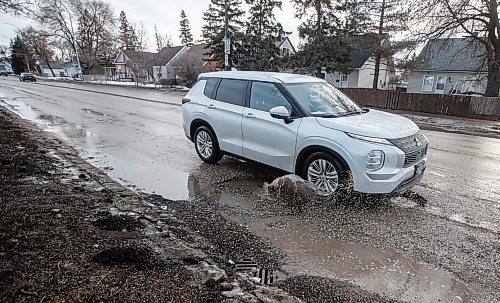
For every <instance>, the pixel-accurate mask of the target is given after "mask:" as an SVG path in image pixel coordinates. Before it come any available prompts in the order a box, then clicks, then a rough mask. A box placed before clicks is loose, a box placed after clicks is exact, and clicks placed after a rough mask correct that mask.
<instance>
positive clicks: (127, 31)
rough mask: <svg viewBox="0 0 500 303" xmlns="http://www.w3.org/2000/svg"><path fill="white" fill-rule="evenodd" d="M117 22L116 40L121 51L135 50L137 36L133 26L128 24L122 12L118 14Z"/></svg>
mask: <svg viewBox="0 0 500 303" xmlns="http://www.w3.org/2000/svg"><path fill="white" fill-rule="evenodd" d="M118 21H119V22H120V27H119V30H118V32H119V33H118V38H119V40H120V43H121V47H122V49H128V50H130V49H135V46H136V45H137V36H136V34H135V30H134V28H133V26H132V25H131V24H130V23H129V22H128V20H127V16H126V15H125V12H124V11H121V12H120V17H119V18H118Z"/></svg>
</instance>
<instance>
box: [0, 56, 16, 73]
mask: <svg viewBox="0 0 500 303" xmlns="http://www.w3.org/2000/svg"><path fill="white" fill-rule="evenodd" d="M0 71H6V72H7V73H8V74H12V73H14V70H12V64H11V63H10V62H9V61H7V60H4V59H0Z"/></svg>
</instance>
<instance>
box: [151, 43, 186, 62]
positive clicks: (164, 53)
mask: <svg viewBox="0 0 500 303" xmlns="http://www.w3.org/2000/svg"><path fill="white" fill-rule="evenodd" d="M183 48H184V46H172V47H164V48H162V49H161V50H160V52H159V53H158V54H156V56H155V58H154V60H153V62H152V63H153V66H164V65H167V64H168V62H170V60H172V59H173V58H174V57H175V55H177V53H179V52H180V51H181V50H182V49H183Z"/></svg>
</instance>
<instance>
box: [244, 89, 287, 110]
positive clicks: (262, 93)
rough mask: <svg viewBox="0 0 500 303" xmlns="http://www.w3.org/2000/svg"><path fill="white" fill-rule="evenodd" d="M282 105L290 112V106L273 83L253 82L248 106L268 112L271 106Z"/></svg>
mask: <svg viewBox="0 0 500 303" xmlns="http://www.w3.org/2000/svg"><path fill="white" fill-rule="evenodd" d="M276 106H284V107H286V109H288V112H289V113H290V114H292V106H291V105H290V103H289V102H288V100H287V99H286V98H285V96H283V94H282V93H281V92H280V90H279V89H278V88H277V87H276V85H274V84H273V83H265V82H253V83H252V91H251V94H250V108H253V109H258V110H262V111H265V112H269V111H270V110H271V108H273V107H276Z"/></svg>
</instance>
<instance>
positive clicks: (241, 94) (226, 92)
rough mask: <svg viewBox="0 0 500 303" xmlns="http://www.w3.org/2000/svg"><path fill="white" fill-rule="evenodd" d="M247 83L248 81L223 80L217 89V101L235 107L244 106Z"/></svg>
mask: <svg viewBox="0 0 500 303" xmlns="http://www.w3.org/2000/svg"><path fill="white" fill-rule="evenodd" d="M247 83H248V81H245V80H235V79H222V80H221V82H220V84H219V88H218V89H217V95H216V96H215V99H216V100H218V101H222V102H226V103H230V104H234V105H240V106H244V105H245V96H246V91H247Z"/></svg>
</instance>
